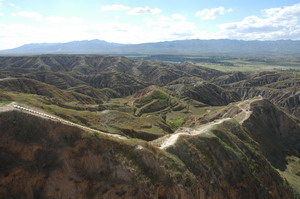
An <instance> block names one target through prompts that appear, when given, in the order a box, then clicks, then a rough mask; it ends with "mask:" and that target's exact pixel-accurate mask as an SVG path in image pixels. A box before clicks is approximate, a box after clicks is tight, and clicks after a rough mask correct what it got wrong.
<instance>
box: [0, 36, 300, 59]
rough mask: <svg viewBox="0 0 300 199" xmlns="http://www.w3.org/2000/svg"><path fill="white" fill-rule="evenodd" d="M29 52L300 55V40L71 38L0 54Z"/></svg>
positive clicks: (3, 51) (2, 51)
mask: <svg viewBox="0 0 300 199" xmlns="http://www.w3.org/2000/svg"><path fill="white" fill-rule="evenodd" d="M29 54H110V55H126V54H170V55H198V54H202V55H240V56H248V55H254V56H259V55H262V56H265V55H300V41H299V40H278V41H244V40H229V39H219V40H199V39H193V40H178V41H166V42H157V43H143V44H118V43H109V42H106V41H103V40H84V41H72V42H67V43H35V44H26V45H23V46H20V47H17V48H14V49H8V50H1V51H0V55H29Z"/></svg>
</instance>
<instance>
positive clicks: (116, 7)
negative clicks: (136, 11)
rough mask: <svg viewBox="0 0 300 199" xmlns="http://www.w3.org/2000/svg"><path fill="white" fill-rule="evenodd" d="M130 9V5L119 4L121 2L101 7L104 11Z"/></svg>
mask: <svg viewBox="0 0 300 199" xmlns="http://www.w3.org/2000/svg"><path fill="white" fill-rule="evenodd" d="M129 9H130V7H128V6H124V5H119V4H113V5H106V6H102V8H101V10H102V11H119V10H129Z"/></svg>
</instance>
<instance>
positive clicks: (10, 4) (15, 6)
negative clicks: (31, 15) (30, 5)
mask: <svg viewBox="0 0 300 199" xmlns="http://www.w3.org/2000/svg"><path fill="white" fill-rule="evenodd" d="M8 5H9V6H10V7H14V8H20V7H19V6H17V5H16V4H14V3H9V4H8Z"/></svg>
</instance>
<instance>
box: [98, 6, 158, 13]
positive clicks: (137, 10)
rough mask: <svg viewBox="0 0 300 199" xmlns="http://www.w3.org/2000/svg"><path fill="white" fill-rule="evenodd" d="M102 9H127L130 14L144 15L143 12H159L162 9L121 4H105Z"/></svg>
mask: <svg viewBox="0 0 300 199" xmlns="http://www.w3.org/2000/svg"><path fill="white" fill-rule="evenodd" d="M101 10H102V11H127V14H128V15H142V14H151V15H154V14H159V13H161V9H159V8H150V7H148V6H145V7H134V8H131V7H128V6H124V5H119V4H112V5H105V6H102V8H101Z"/></svg>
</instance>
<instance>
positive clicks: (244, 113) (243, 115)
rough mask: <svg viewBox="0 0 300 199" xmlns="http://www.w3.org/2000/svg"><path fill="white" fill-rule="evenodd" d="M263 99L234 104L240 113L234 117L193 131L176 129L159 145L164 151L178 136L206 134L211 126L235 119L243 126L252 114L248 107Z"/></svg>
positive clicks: (256, 98)
mask: <svg viewBox="0 0 300 199" xmlns="http://www.w3.org/2000/svg"><path fill="white" fill-rule="evenodd" d="M262 99H263V98H262V97H261V96H258V97H255V98H252V99H249V100H244V101H242V102H239V103H237V104H236V106H237V107H238V108H239V109H240V110H241V112H240V113H238V114H237V115H236V116H234V117H226V118H222V119H218V120H214V121H213V122H209V123H207V124H204V125H201V126H200V127H199V128H197V129H195V130H193V129H191V128H180V129H178V130H177V131H176V132H175V133H174V134H172V135H168V136H165V137H163V138H159V139H160V141H161V140H162V143H161V144H160V147H159V148H161V149H166V148H168V147H170V146H172V145H174V144H175V143H176V142H177V140H178V138H179V136H181V135H188V136H195V135H200V134H202V133H205V132H207V131H208V130H210V129H211V128H212V127H213V126H215V125H218V124H221V123H223V122H224V121H227V120H230V119H236V120H237V121H239V123H240V124H243V122H244V121H246V120H247V119H248V118H249V117H250V115H251V114H252V111H250V106H251V103H252V102H255V101H258V100H262Z"/></svg>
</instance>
